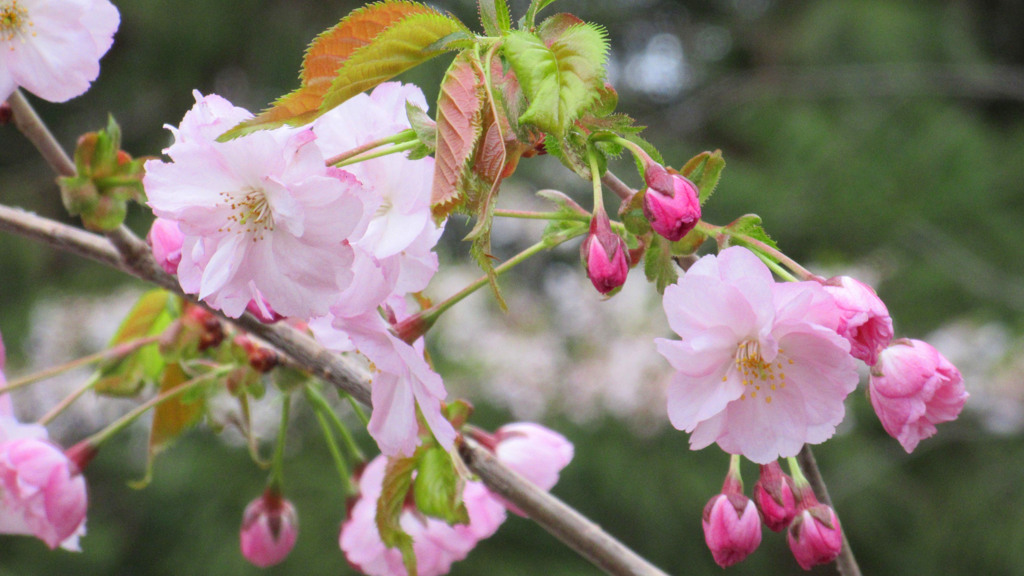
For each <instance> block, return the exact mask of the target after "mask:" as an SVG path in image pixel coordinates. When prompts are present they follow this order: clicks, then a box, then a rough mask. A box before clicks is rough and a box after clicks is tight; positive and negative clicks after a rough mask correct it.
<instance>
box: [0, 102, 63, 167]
mask: <svg viewBox="0 0 1024 576" xmlns="http://www.w3.org/2000/svg"><path fill="white" fill-rule="evenodd" d="M7 102H8V103H9V104H10V105H11V111H12V112H13V113H14V126H15V127H17V128H18V130H19V131H21V133H22V134H24V135H25V137H26V138H28V139H29V141H30V142H32V145H33V146H35V147H36V149H37V150H39V153H40V154H42V155H43V159H45V160H46V163H47V164H49V165H50V167H51V168H53V171H54V172H56V173H57V174H58V175H60V176H74V175H75V173H76V170H75V163H74V162H72V161H71V158H70V157H69V156H68V155H67V152H65V151H64V148H62V147H61V145H60V143H59V142H57V139H56V138H54V137H53V133H51V132H50V129H49V128H47V127H46V124H45V123H43V120H42V118H40V117H39V115H38V114H36V111H35V109H34V108H32V105H31V104H29V102H28V100H27V99H26V98H25V95H24V94H22V93H21V90H20V89H17V90H15V91H14V93H12V94H11V95H10V97H9V98H8V99H7Z"/></svg>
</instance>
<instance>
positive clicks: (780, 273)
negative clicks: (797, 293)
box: [755, 252, 797, 282]
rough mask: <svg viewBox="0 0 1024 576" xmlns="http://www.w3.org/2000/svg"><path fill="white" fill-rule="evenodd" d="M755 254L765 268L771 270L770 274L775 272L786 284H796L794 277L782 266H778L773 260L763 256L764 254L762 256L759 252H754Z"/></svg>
mask: <svg viewBox="0 0 1024 576" xmlns="http://www.w3.org/2000/svg"><path fill="white" fill-rule="evenodd" d="M755 254H757V257H758V258H760V259H761V261H762V262H764V263H765V266H768V268H771V270H772V272H775V273H776V274H777V275H778V276H779V277H780V278H782V279H783V280H786V281H787V282H796V281H797V278H796V276H793V275H792V274H790V273H789V270H786V269H785V268H783V267H782V266H779V264H778V263H777V262H776V261H775V260H772V259H771V258H769V257H768V256H766V255H764V254H762V253H760V252H755Z"/></svg>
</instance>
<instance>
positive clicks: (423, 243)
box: [144, 83, 455, 455]
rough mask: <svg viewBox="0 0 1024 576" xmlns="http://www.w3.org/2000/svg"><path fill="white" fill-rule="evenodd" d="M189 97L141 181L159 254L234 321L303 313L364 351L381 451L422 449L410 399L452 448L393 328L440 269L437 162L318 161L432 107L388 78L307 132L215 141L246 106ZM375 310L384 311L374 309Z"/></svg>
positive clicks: (435, 384) (439, 394)
mask: <svg viewBox="0 0 1024 576" xmlns="http://www.w3.org/2000/svg"><path fill="white" fill-rule="evenodd" d="M195 96H196V105H195V106H194V107H193V108H192V109H191V110H190V111H189V112H188V113H187V114H186V115H185V117H184V118H183V119H182V121H181V124H180V125H179V126H178V127H177V128H171V131H172V132H173V134H174V143H173V144H172V145H171V146H169V147H168V148H167V149H166V150H165V151H164V152H165V153H166V154H167V156H169V157H170V159H171V160H172V162H162V161H159V160H152V161H149V162H147V163H146V176H145V180H144V185H145V188H146V193H147V196H148V199H149V205H150V206H151V207H152V208H153V212H154V213H155V214H156V216H157V217H158V219H157V221H156V222H155V223H154V225H153V228H152V230H151V232H150V235H149V241H150V243H151V245H152V247H153V252H154V256H155V257H156V258H157V260H158V262H159V263H160V264H161V265H162V266H163V267H164V269H165V270H167V271H168V272H172V273H175V274H177V276H178V280H179V282H180V283H181V286H182V289H183V290H184V291H185V292H188V293H190V294H196V295H197V296H198V297H199V298H201V299H202V300H204V301H205V302H206V303H207V304H209V305H210V306H212V307H214V308H217V309H219V310H221V311H222V312H224V313H225V314H226V315H228V316H231V317H238V316H240V315H241V314H242V313H243V312H244V311H246V310H249V311H252V312H254V313H255V314H256V315H257V316H258V317H260V318H261V319H264V320H274V319H277V318H280V317H289V318H295V319H298V320H302V321H307V322H308V323H309V326H310V327H311V328H312V329H313V331H314V334H315V335H316V336H317V337H318V338H319V339H320V340H321V342H322V343H323V344H324V345H325V346H327V347H328V348H330V349H332V350H335V351H339V352H342V351H355V350H358V351H359V352H360V353H361V354H363V355H364V356H365V357H366V358H367V359H368V360H369V361H370V362H371V365H372V366H373V368H374V371H375V374H374V379H373V407H374V410H373V416H372V419H371V421H370V426H369V430H370V433H371V434H372V435H373V436H374V438H375V439H376V440H377V442H378V445H379V446H380V448H381V450H382V451H383V452H384V453H385V454H388V455H396V454H405V455H411V454H412V452H413V450H415V447H416V445H417V444H418V442H419V440H418V436H417V430H418V427H417V422H416V407H417V406H419V409H420V411H421V413H422V414H423V417H424V418H425V420H426V421H427V423H428V425H429V426H430V428H431V430H432V432H433V433H434V436H435V438H436V439H437V440H438V442H439V443H440V444H441V445H442V446H444V447H445V448H446V449H451V447H452V442H453V440H454V437H455V431H454V429H453V428H452V427H451V425H450V424H449V423H448V422H447V421H446V420H445V419H444V418H443V417H442V416H441V412H440V407H441V401H442V400H443V399H444V398H445V397H446V395H447V393H446V391H445V388H444V384H443V383H442V382H441V378H440V376H438V375H437V374H436V373H435V372H434V371H433V370H432V369H431V368H430V366H429V364H427V362H426V361H425V360H424V357H423V351H422V343H418V344H415V343H414V344H410V343H407V342H405V341H403V340H402V339H401V338H399V337H398V336H396V335H395V333H394V331H393V330H392V326H393V325H394V324H395V323H397V322H398V321H400V320H401V319H402V318H403V317H404V316H406V315H407V314H406V302H405V296H406V295H407V294H409V293H414V292H418V291H420V290H423V289H424V288H425V287H426V285H427V283H428V282H429V281H430V279H431V277H432V276H433V274H434V272H435V271H436V270H437V256H436V255H435V254H434V253H433V252H432V248H433V247H434V245H435V244H436V243H437V240H438V238H439V237H440V235H441V233H442V231H443V230H442V228H441V227H439V226H437V225H436V224H435V223H434V221H433V219H432V217H431V214H430V183H431V177H432V175H433V159H432V158H429V157H428V158H423V159H419V160H409V159H407V158H405V157H403V156H401V155H390V156H385V157H381V158H375V159H372V160H367V161H364V162H359V163H358V164H356V165H354V166H352V167H351V168H349V169H346V170H341V169H338V168H333V167H330V166H328V165H326V163H325V159H326V158H329V157H331V156H335V155H338V154H341V153H344V152H347V151H349V150H352V149H354V148H357V147H359V146H361V145H364V144H366V143H368V142H372V141H374V140H377V139H381V138H385V137H387V136H390V135H393V134H394V133H396V132H398V131H401V130H403V129H406V128H408V121H407V120H403V119H404V117H405V106H406V102H407V101H408V102H410V103H412V104H414V105H416V106H419V107H423V108H425V107H426V100H425V99H424V97H423V94H422V92H420V90H419V89H418V88H416V87H414V86H411V85H402V84H399V83H386V84H382V85H380V86H378V87H377V88H376V89H375V90H374V91H373V92H372V93H371V94H369V95H367V94H363V95H359V96H357V97H355V98H352V99H351V100H349V101H348V102H346V103H345V104H344V105H342V106H339V107H337V108H335V109H334V110H332V111H331V112H329V113H327V114H325V115H323V116H322V117H321V118H319V119H318V120H317V121H316V122H315V123H314V124H312V125H311V126H310V127H307V128H299V129H296V128H287V127H286V128H280V129H276V130H265V131H258V132H255V133H252V134H249V135H246V136H242V137H240V138H236V139H234V140H229V141H227V142H218V141H217V140H216V138H217V137H218V136H220V135H221V134H223V133H224V132H225V131H226V130H227V129H229V128H231V127H233V126H235V125H236V124H238V123H239V122H241V121H243V120H245V119H248V118H250V117H251V116H252V115H251V114H250V113H249V112H248V111H246V110H244V109H242V108H239V107H236V106H233V105H232V104H231V103H230V102H228V101H227V100H225V99H223V98H221V97H219V96H216V95H209V96H202V95H200V94H199V93H196V95H195ZM382 311H383V314H382Z"/></svg>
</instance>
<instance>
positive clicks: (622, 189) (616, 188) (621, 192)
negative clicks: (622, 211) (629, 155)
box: [601, 170, 636, 200]
mask: <svg viewBox="0 0 1024 576" xmlns="http://www.w3.org/2000/svg"><path fill="white" fill-rule="evenodd" d="M601 183H602V184H604V185H605V186H607V187H608V189H609V190H611V191H612V192H614V193H615V195H616V196H618V197H619V198H620V199H622V200H629V199H630V198H632V197H633V194H636V190H633V189H632V188H630V187H629V186H627V185H626V184H625V182H623V181H622V180H619V178H618V176H616V175H615V174H612V172H611V170H605V172H604V176H601Z"/></svg>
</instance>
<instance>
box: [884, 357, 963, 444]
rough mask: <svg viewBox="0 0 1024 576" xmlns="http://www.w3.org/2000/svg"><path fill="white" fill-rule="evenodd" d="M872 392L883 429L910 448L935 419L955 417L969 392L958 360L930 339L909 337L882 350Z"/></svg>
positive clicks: (930, 431) (928, 433)
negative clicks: (951, 360)
mask: <svg viewBox="0 0 1024 576" xmlns="http://www.w3.org/2000/svg"><path fill="white" fill-rule="evenodd" d="M868 393H869V396H870V397H871V405H872V406H873V407H874V408H875V413H876V414H878V418H879V420H881V421H882V426H883V427H884V428H885V431H886V432H888V433H889V435H890V436H892V437H893V438H896V439H897V440H899V443H900V444H901V445H902V446H903V449H904V450H906V451H907V452H908V453H909V452H912V451H913V450H914V448H916V447H917V444H918V443H919V442H920V441H921V440H924V439H925V438H928V437H930V436H932V435H934V434H935V432H936V428H935V425H936V424H939V423H942V422H951V421H953V420H956V418H957V417H958V416H959V415H960V411H961V410H963V407H964V404H965V403H966V402H967V397H968V394H967V390H966V389H965V388H964V381H963V377H961V376H960V371H959V370H957V369H956V366H953V364H951V363H950V362H949V360H947V359H946V357H945V356H943V355H942V354H940V353H939V351H938V350H936V349H935V348H933V347H932V346H931V345H929V344H928V343H926V342H922V341H920V340H907V339H900V340H897V341H896V342H894V343H893V345H892V346H890V347H888V348H886V349H885V350H883V351H882V353H881V354H879V356H878V363H877V364H875V366H873V367H872V368H871V379H870V382H869V385H868Z"/></svg>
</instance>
